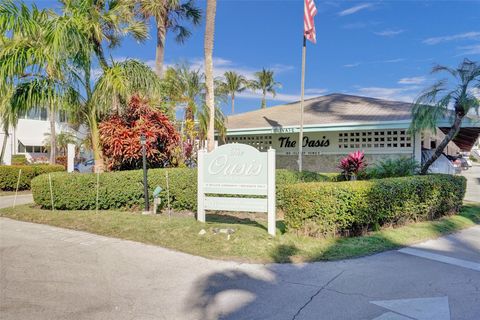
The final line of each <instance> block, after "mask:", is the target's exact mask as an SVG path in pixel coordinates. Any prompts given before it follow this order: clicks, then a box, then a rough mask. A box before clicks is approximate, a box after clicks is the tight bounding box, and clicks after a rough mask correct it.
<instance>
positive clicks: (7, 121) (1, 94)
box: [0, 83, 23, 164]
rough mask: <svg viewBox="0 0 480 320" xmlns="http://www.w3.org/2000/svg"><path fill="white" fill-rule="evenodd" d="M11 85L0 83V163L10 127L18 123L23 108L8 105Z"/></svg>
mask: <svg viewBox="0 0 480 320" xmlns="http://www.w3.org/2000/svg"><path fill="white" fill-rule="evenodd" d="M12 91H13V88H12V86H7V85H6V84H5V83H4V84H3V85H0V124H1V128H2V129H3V134H4V135H3V141H2V149H1V151H0V164H1V163H3V158H4V156H5V151H6V149H7V140H8V137H9V136H10V128H11V127H12V128H15V127H16V126H17V123H18V118H19V115H20V113H22V112H23V110H14V109H13V108H12V107H11V105H10V98H11V96H12Z"/></svg>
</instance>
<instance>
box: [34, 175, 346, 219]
mask: <svg viewBox="0 0 480 320" xmlns="http://www.w3.org/2000/svg"><path fill="white" fill-rule="evenodd" d="M166 172H168V176H169V191H170V205H171V206H172V208H174V209H176V210H192V211H195V210H196V208H197V171H196V170H195V169H188V168H170V169H150V170H148V184H149V186H148V187H149V190H150V192H149V194H150V196H151V194H152V190H153V189H155V187H156V186H157V185H159V186H161V187H162V189H163V190H164V191H163V192H162V193H161V195H160V198H161V200H162V206H164V205H166V202H167V193H166V177H165V173H166ZM336 176H337V174H318V173H313V172H302V173H299V172H295V171H289V170H277V173H276V179H277V207H281V206H282V205H283V202H284V195H283V189H284V186H286V185H289V184H293V183H298V182H302V181H333V180H334V179H335V177H336ZM96 179H97V175H96V174H93V173H92V174H90V173H84V174H78V173H76V174H68V173H58V174H52V185H53V193H54V205H55V208H56V209H67V210H88V209H95V208H96V181H97V180H96ZM32 191H33V197H34V200H35V202H36V203H37V204H39V205H41V206H42V207H43V208H50V207H51V199H50V189H49V185H48V176H40V177H37V178H36V179H34V180H33V183H32ZM143 201H144V200H143V175H142V171H141V170H132V171H117V172H106V173H102V174H100V175H99V202H98V206H99V209H118V208H135V207H140V206H143Z"/></svg>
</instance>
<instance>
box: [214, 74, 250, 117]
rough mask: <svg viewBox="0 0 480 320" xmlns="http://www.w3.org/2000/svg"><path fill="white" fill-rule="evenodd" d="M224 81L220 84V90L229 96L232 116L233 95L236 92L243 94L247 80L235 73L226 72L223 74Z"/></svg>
mask: <svg viewBox="0 0 480 320" xmlns="http://www.w3.org/2000/svg"><path fill="white" fill-rule="evenodd" d="M223 77H224V79H225V80H224V81H223V83H222V84H221V87H220V90H222V91H223V92H225V93H226V94H228V95H229V96H230V99H231V103H232V114H234V113H235V94H236V93H237V92H239V93H240V92H243V91H245V89H246V88H247V85H248V83H247V80H246V79H245V77H244V76H242V75H241V74H238V73H236V72H235V71H226V72H225V73H224V74H223Z"/></svg>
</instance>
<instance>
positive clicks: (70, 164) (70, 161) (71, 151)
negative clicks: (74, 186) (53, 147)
mask: <svg viewBox="0 0 480 320" xmlns="http://www.w3.org/2000/svg"><path fill="white" fill-rule="evenodd" d="M74 161H75V145H74V144H73V143H69V144H68V145H67V172H73V170H74Z"/></svg>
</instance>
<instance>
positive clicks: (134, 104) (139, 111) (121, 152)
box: [99, 96, 180, 170]
mask: <svg viewBox="0 0 480 320" xmlns="http://www.w3.org/2000/svg"><path fill="white" fill-rule="evenodd" d="M99 131H100V141H101V143H102V150H103V154H104V156H105V158H106V163H107V166H108V168H109V169H110V170H128V169H137V168H141V166H142V145H141V142H140V137H141V135H142V134H144V135H145V138H146V142H145V148H146V154H147V162H148V165H149V167H164V166H168V165H169V163H170V160H171V156H172V153H173V150H174V148H176V147H178V146H179V143H180V135H179V134H178V132H177V130H176V129H175V127H174V126H173V125H172V123H171V122H170V120H169V119H168V117H167V116H166V115H165V114H163V113H162V112H160V111H158V110H155V109H153V108H151V107H150V106H149V105H148V102H147V100H145V99H142V98H140V97H139V96H133V97H132V98H131V99H130V102H129V104H128V107H127V109H126V110H125V112H122V114H115V115H111V116H110V117H108V118H107V119H106V120H105V121H102V122H101V123H100V125H99Z"/></svg>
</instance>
